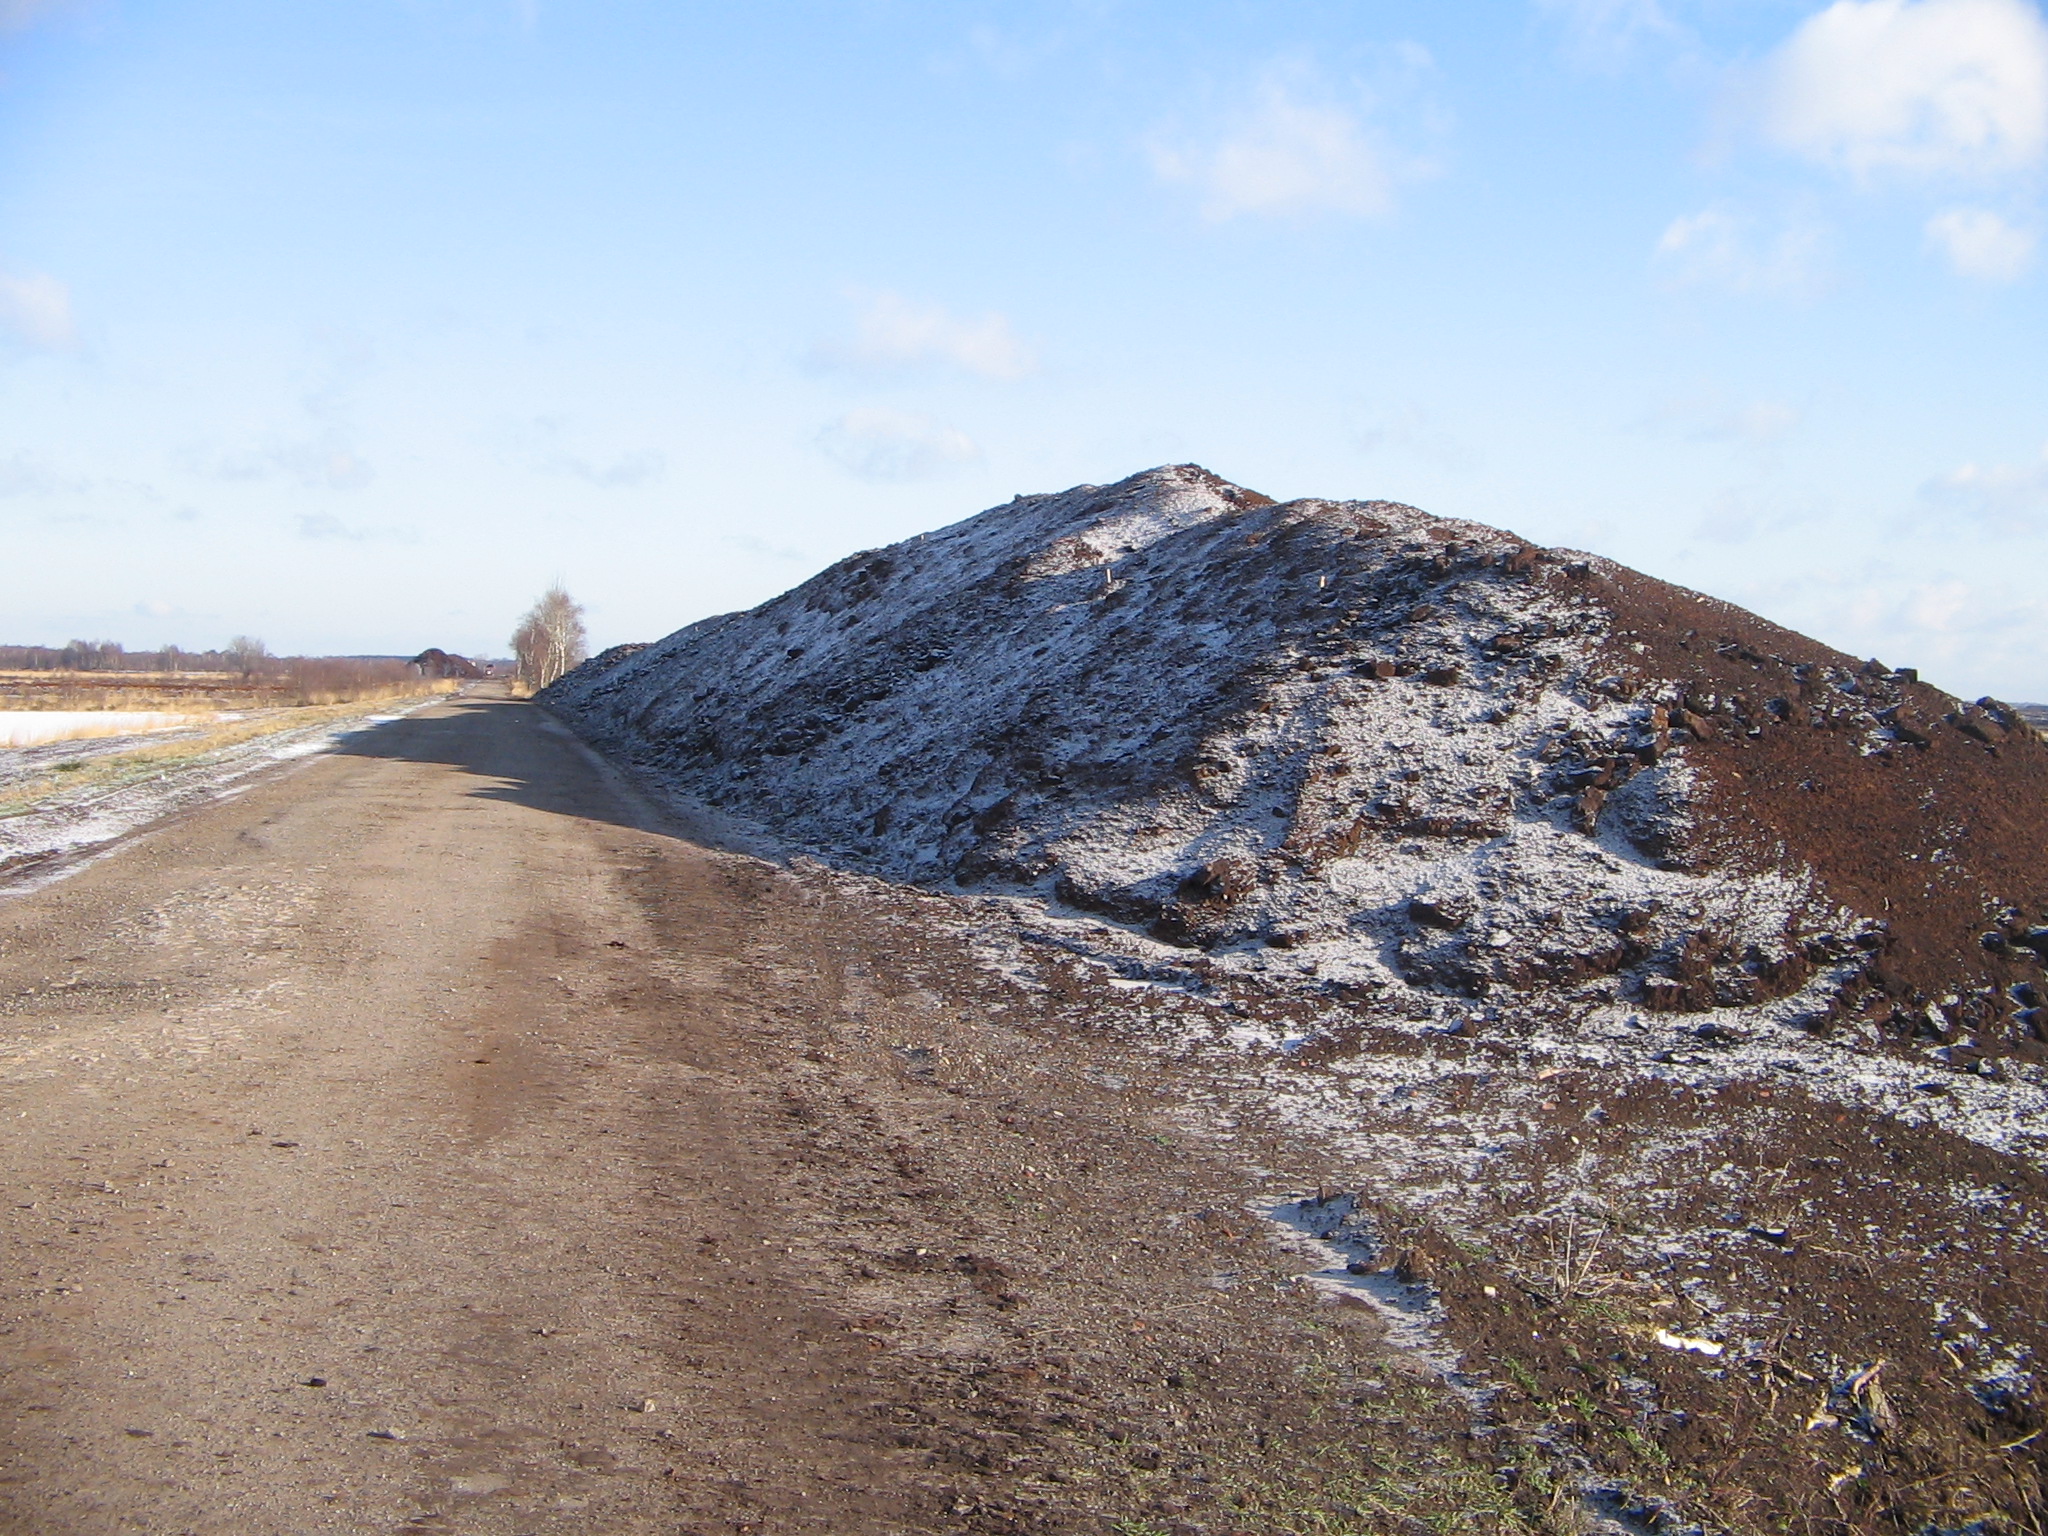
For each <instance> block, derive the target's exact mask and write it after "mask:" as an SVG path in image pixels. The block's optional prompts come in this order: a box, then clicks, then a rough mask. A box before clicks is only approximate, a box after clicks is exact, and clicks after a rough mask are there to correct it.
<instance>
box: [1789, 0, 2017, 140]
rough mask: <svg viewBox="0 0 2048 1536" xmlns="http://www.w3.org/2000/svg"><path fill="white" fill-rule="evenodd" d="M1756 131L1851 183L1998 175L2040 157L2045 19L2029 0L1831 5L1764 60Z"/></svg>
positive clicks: (1850, 0)
mask: <svg viewBox="0 0 2048 1536" xmlns="http://www.w3.org/2000/svg"><path fill="white" fill-rule="evenodd" d="M1758 107H1759V111H1760V124H1759V126H1760V127H1761V128H1762V130H1763V132H1764V134H1765V136H1766V137H1767V138H1768V139H1770V140H1771V141H1772V142H1774V143H1776V144H1777V145H1779V146H1780V147H1781V148H1784V149H1786V150H1789V151H1791V152H1792V153H1794V154H1797V155H1800V156H1803V157H1804V158H1806V159H1808V160H1812V161H1814V162H1816V163H1819V164H1823V165H1828V166H1832V167H1834V168H1836V169H1839V170H1841V171H1844V172H1846V173H1848V174H1849V175H1851V176H1854V177H1857V178H1867V177H1869V176H1871V175H1873V174H1876V173H1879V172H1896V173H1907V174H1916V175H1940V176H1967V177H1986V176H1996V175H2001V174H2005V173H2008V172H2012V171H2015V170H2023V169H2027V168H2030V167H2032V166H2035V165H2038V164H2039V163H2040V161H2041V158H2042V155H2043V152H2044V150H2048V24H2044V23H2043V21H2042V18H2041V13H2040V12H2039V11H2038V10H2036V9H2035V8H2034V6H2033V5H2031V4H2030V3H2028V0H1836V3H1835V4H1833V5H1830V6H1828V7H1827V9H1825V10H1823V11H1820V12H1818V13H1816V14H1815V15H1813V16H1811V17H1809V18H1808V19H1807V20H1806V21H1805V22H1804V23H1803V24H1801V26H1800V27H1799V29H1798V30H1797V31H1795V32H1794V33H1793V34H1792V36H1791V37H1790V38H1788V39H1787V40H1786V41H1785V43H1784V44H1783V45H1781V46H1780V47H1779V48H1778V49H1777V51H1776V52H1775V53H1773V54H1772V55H1771V56H1770V58H1769V59H1768V60H1766V62H1765V65H1764V69H1763V74H1762V79H1761V86H1760V92H1759V98H1758Z"/></svg>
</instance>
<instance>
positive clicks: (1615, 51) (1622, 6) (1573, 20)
mask: <svg viewBox="0 0 2048 1536" xmlns="http://www.w3.org/2000/svg"><path fill="white" fill-rule="evenodd" d="M1536 9H1537V11H1538V12H1540V13H1541V14H1543V15H1545V16H1548V17H1550V18H1551V19H1552V20H1553V21H1555V22H1557V23H1558V24H1559V25H1560V26H1561V27H1562V28H1563V31H1564V36H1565V49H1566V51H1567V52H1568V53H1569V54H1570V56H1571V57H1572V58H1573V59H1575V60H1576V61H1578V62H1579V63H1581V64H1586V65H1592V66H1596V67H1612V66H1615V65H1619V64H1622V63H1624V62H1626V61H1627V60H1628V59H1629V58H1630V57H1632V56H1633V55H1634V54H1635V53H1636V52H1637V51H1638V50H1639V49H1640V48H1641V47H1642V46H1643V45H1644V44H1646V43H1652V42H1661V43H1667V44H1669V43H1690V42H1691V41H1692V34H1691V32H1690V31H1689V30H1688V29H1687V28H1685V27H1684V26H1682V25H1680V24H1679V22H1678V21H1677V19H1676V18H1675V17H1673V16H1672V14H1671V12H1670V9H1669V7H1667V6H1666V5H1664V4H1663V3H1662V0H1536Z"/></svg>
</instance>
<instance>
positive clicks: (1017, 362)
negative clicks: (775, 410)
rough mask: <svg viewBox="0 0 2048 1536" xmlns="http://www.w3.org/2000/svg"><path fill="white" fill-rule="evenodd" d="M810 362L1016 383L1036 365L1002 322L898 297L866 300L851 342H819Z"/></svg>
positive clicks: (879, 295) (990, 314)
mask: <svg viewBox="0 0 2048 1536" xmlns="http://www.w3.org/2000/svg"><path fill="white" fill-rule="evenodd" d="M812 359H813V361H815V362H817V363H820V364H823V365H825V366H827V367H839V368H856V369H866V370H883V371H886V370H896V369H907V368H919V367H941V368H957V369H959V370H960V371H961V372H963V373H970V374H973V375H974V376H976V377H977V378H983V379H1017V378H1022V377H1023V376H1024V375H1025V374H1027V373H1030V372H1031V371H1032V369H1034V368H1035V367H1037V365H1038V360H1037V358H1036V357H1035V356H1034V355H1033V353H1032V350H1031V348H1030V347H1029V346H1027V345H1026V344H1025V342H1024V340H1023V338H1022V337H1020V336H1018V334H1017V332H1016V330H1015V328H1014V327H1013V326H1012V325H1011V324H1010V321H1009V317H1008V316H1006V315H1002V314H998V313H997V312H995V311H993V310H991V311H989V312H987V313H985V314H980V315H957V314H954V313H953V312H952V311H951V310H949V309H947V308H946V307H945V306H944V305H943V304H931V303H919V302H917V301H916V300H914V299H907V298H905V297H904V296H903V295H902V294H899V293H874V294H869V295H866V296H865V298H864V299H863V301H862V303H861V308H860V313H859V314H858V315H856V316H855V317H854V327H853V334H852V336H851V337H845V338H841V339H838V340H834V341H827V342H821V343H820V344H819V345H818V346H816V347H814V348H813V349H812Z"/></svg>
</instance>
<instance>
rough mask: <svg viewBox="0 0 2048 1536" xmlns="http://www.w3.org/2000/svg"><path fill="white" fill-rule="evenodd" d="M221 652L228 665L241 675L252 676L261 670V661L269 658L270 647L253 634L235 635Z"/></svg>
mask: <svg viewBox="0 0 2048 1536" xmlns="http://www.w3.org/2000/svg"><path fill="white" fill-rule="evenodd" d="M221 654H222V655H223V656H225V657H227V661H228V665H229V666H231V667H233V668H234V669H235V670H236V671H237V672H239V673H241V674H242V676H244V677H254V676H255V675H256V674H257V673H258V672H260V671H262V670H263V663H264V662H266V661H268V660H269V659H270V647H269V646H267V645H265V644H264V643H263V642H262V641H261V640H258V639H257V638H256V637H255V636H254V635H237V636H235V638H234V639H232V640H230V641H229V642H228V648H227V649H226V650H225V651H223V652H222V653H221Z"/></svg>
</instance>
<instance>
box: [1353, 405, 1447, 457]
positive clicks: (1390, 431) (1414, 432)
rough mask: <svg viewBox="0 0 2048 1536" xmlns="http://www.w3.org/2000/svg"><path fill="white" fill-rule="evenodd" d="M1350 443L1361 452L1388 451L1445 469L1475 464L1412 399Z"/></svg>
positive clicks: (1439, 424)
mask: <svg viewBox="0 0 2048 1536" xmlns="http://www.w3.org/2000/svg"><path fill="white" fill-rule="evenodd" d="M1352 441H1353V442H1355V443H1356V444H1357V445H1358V447H1359V449H1360V451H1361V452H1364V453H1378V452H1381V451H1382V450H1384V449H1389V448H1391V449H1394V450H1396V451H1398V452H1402V453H1407V454H1411V455H1413V456H1414V457H1415V458H1418V459H1422V460H1424V461H1425V462H1428V463H1431V464H1436V465H1440V466H1442V467H1443V468H1445V469H1469V468H1471V467H1472V465H1473V463H1474V456H1473V454H1472V451H1471V450H1470V449H1469V448H1467V447H1466V446H1465V444H1463V443H1462V442H1460V441H1459V440H1458V439H1457V438H1456V437H1455V436H1454V435H1452V434H1451V433H1450V432H1447V431H1445V430H1444V428H1443V426H1442V424H1441V423H1440V422H1439V421H1438V420H1437V419H1436V417H1435V416H1434V415H1432V414H1431V413H1430V412H1428V411H1425V410H1424V409H1423V408H1422V407H1421V406H1419V405H1417V404H1416V403H1415V402H1414V401H1412V400H1410V401H1407V402H1404V403H1403V404H1402V405H1400V406H1399V407H1398V408H1396V409H1394V410H1392V411H1389V412H1386V413H1384V414H1383V415H1381V416H1380V417H1379V419H1378V420H1376V421H1374V422H1373V423H1372V424H1371V425H1369V426H1366V427H1364V428H1362V429H1361V430H1360V431H1359V432H1358V433H1357V434H1356V436H1355V437H1354V438H1353V439H1352Z"/></svg>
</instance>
